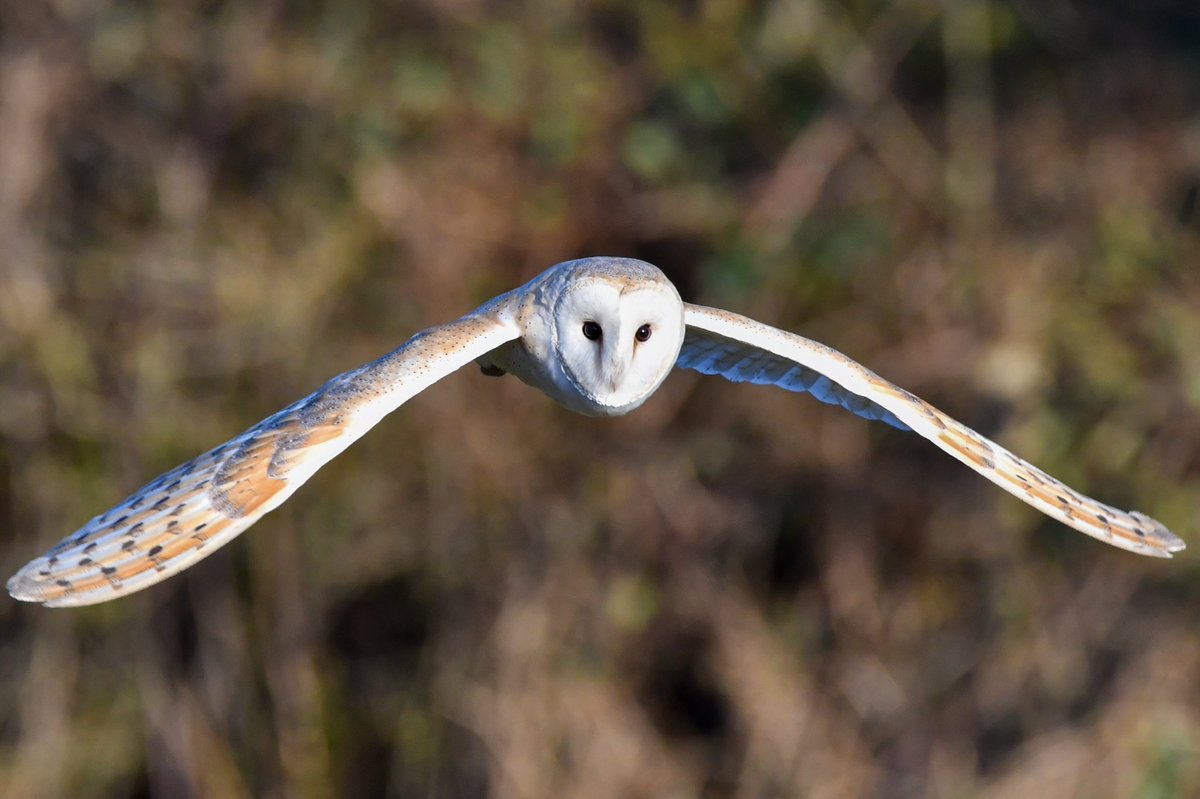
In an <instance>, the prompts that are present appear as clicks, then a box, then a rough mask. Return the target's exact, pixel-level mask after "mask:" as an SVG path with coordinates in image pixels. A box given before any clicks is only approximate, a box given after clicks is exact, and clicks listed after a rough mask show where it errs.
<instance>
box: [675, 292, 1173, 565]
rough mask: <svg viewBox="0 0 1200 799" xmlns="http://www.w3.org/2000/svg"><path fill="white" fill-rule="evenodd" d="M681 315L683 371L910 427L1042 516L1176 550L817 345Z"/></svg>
mask: <svg viewBox="0 0 1200 799" xmlns="http://www.w3.org/2000/svg"><path fill="white" fill-rule="evenodd" d="M684 321H685V323H686V324H687V332H686V334H685V337H684V341H683V348H682V350H681V351H680V353H679V359H678V361H677V364H676V365H677V366H679V367H681V368H684V369H694V370H696V371H698V372H702V373H703V374H709V375H720V376H722V377H724V378H726V379H728V380H732V381H734V382H738V383H757V384H761V385H776V386H780V387H781V388H786V389H788V390H790V391H803V392H808V393H811V394H813V395H814V396H815V397H817V398H818V399H820V400H821V401H823V402H828V403H832V404H835V405H841V406H843V407H845V408H847V409H848V410H850V411H853V412H854V413H856V414H858V415H859V416H865V417H867V418H869V419H881V420H883V421H885V422H888V423H889V424H891V425H893V426H895V427H898V428H900V429H902V430H912V431H913V432H915V433H918V434H919V435H921V436H924V437H925V438H927V439H929V440H930V441H932V442H933V443H934V444H936V445H937V446H939V447H941V448H942V449H943V450H945V451H946V452H947V453H949V454H950V455H952V456H953V457H954V458H956V459H957V460H959V461H961V462H962V463H964V464H966V465H967V466H969V467H971V468H972V469H974V470H975V471H977V472H979V473H980V474H981V475H983V476H984V477H986V478H987V479H988V480H991V481H992V482H993V483H995V484H996V485H998V486H1000V487H1001V488H1003V489H1004V490H1005V491H1008V492H1009V493H1010V494H1013V495H1014V496H1016V497H1018V498H1020V499H1023V500H1024V501H1025V502H1028V503H1029V504H1030V505H1032V506H1034V507H1035V508H1037V509H1038V510H1040V511H1042V512H1043V513H1045V514H1046V515H1048V516H1051V517H1053V518H1055V519H1058V520H1059V521H1060V522H1062V523H1063V524H1066V525H1068V526H1070V527H1073V528H1075V529H1076V530H1079V531H1080V532H1083V533H1087V534H1088V535H1090V536H1092V537H1094V538H1098V539H1100V540H1101V541H1104V542H1106V543H1109V544H1112V545H1113V546H1117V547H1120V548H1122V549H1127V550H1129V551H1130V552H1136V553H1138V554H1139V555H1152V556H1154V557H1160V558H1169V557H1171V553H1172V552H1178V551H1179V550H1181V549H1183V548H1184V543H1183V541H1181V540H1180V539H1179V538H1178V537H1176V536H1175V535H1174V534H1173V533H1171V531H1170V530H1168V529H1167V528H1166V527H1164V526H1163V525H1162V524H1160V523H1159V522H1157V521H1155V520H1154V519H1151V518H1150V517H1149V516H1147V515H1145V514H1144V513H1139V512H1137V511H1123V510H1118V509H1117V508H1113V507H1110V506H1109V505H1105V504H1104V503H1102V502H1098V501H1097V500H1094V499H1092V498H1091V497H1087V496H1084V495H1083V494H1081V493H1079V492H1078V491H1076V490H1075V489H1073V488H1070V487H1069V486H1067V485H1065V484H1064V483H1062V482H1060V481H1059V480H1057V479H1055V478H1053V477H1051V476H1050V475H1048V474H1046V473H1045V472H1043V471H1042V470H1041V469H1038V468H1037V467H1036V466H1034V465H1032V464H1030V463H1028V462H1026V461H1024V460H1022V459H1020V458H1018V457H1017V456H1016V455H1014V454H1012V453H1011V452H1009V451H1008V450H1006V449H1004V448H1003V447H1001V446H1000V445H999V444H997V443H996V442H994V441H990V440H988V439H987V438H984V437H983V436H982V435H980V434H979V433H976V432H975V431H974V430H972V429H970V428H969V427H967V426H966V425H964V424H962V423H961V422H958V421H956V420H954V419H952V418H951V417H949V416H947V415H946V414H944V413H942V412H941V411H939V410H938V409H937V408H935V407H933V406H932V405H930V404H929V403H928V402H925V401H924V400H922V399H921V398H920V397H917V396H914V395H913V394H910V393H909V392H907V391H905V390H904V389H902V388H900V387H899V386H897V385H894V384H892V383H890V382H888V381H887V380H884V379H883V378H882V377H880V376H879V375H877V374H875V373H874V372H872V371H871V370H870V369H868V368H866V367H865V366H863V365H862V364H860V363H857V362H856V361H854V360H852V359H850V358H848V357H846V356H845V355H843V354H842V353H840V352H838V351H837V350H835V349H832V348H830V347H827V346H825V345H824V344H821V343H819V342H816V341H813V340H812V339H807V338H804V337H803V336H798V335H796V334H794V333H788V332H787V331H784V330H779V329H777V328H774V327H771V326H769V325H764V324H762V323H761V322H756V321H754V320H753V319H749V318H747V317H745V316H740V315H738V314H735V313H731V312H729V311H722V310H720V309H717V308H706V307H704V306H701V305H692V304H690V303H685V304H684Z"/></svg>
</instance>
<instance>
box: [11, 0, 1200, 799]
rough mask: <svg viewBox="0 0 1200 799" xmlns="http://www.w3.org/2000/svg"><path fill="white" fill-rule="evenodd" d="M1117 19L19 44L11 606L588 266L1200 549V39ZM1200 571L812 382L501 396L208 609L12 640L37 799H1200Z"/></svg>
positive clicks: (392, 424)
mask: <svg viewBox="0 0 1200 799" xmlns="http://www.w3.org/2000/svg"><path fill="white" fill-rule="evenodd" d="M1090 5H1091V6H1092V7H1090V8H1084V6H1083V5H1081V4H1073V5H1068V4H1049V5H1046V6H1042V5H1040V4H1034V3H1028V2H1020V1H1018V0H1012V2H1003V1H1001V0H997V1H996V2H984V0H972V1H970V2H963V3H947V4H943V5H941V6H938V5H936V4H931V3H927V2H922V1H920V0H918V1H916V2H909V3H898V4H878V3H867V4H862V3H859V4H854V5H853V7H852V10H848V9H847V8H846V7H844V6H843V5H842V4H834V3H828V2H768V3H760V4H748V3H739V2H733V1H732V0H714V1H713V2H702V3H684V4H678V5H677V6H669V5H666V4H656V3H635V2H619V3H600V2H586V3H581V4H575V5H574V6H571V5H569V4H560V3H555V2H550V0H540V1H539V0H532V1H531V2H528V3H522V4H508V5H506V4H499V3H483V2H480V1H479V0H428V1H427V2H423V3H392V4H382V5H378V4H373V3H360V2H354V1H353V0H352V1H351V2H346V3H340V4H329V5H328V6H319V5H311V4H309V5H304V6H303V7H300V8H290V7H286V6H285V5H284V4H268V5H267V6H266V7H265V8H258V7H255V6H254V5H253V4H237V3H207V4H199V7H195V6H196V4H190V3H184V2H168V3H159V4H130V5H115V4H111V3H108V2H105V0H86V1H85V2H57V3H39V2H36V0H34V1H33V2H22V3H16V4H7V5H5V6H4V7H3V9H2V10H0V242H2V245H3V253H4V255H3V259H2V262H0V263H2V265H0V520H2V521H0V527H2V529H4V530H6V531H7V534H6V535H5V537H4V539H3V541H4V544H3V549H2V552H3V558H2V565H3V567H4V568H5V569H8V570H10V571H11V570H13V569H15V568H16V567H18V566H19V565H21V564H22V563H23V562H24V561H25V560H26V559H28V558H29V557H31V556H32V555H34V554H36V553H37V552H39V551H41V550H42V549H44V548H45V547H46V546H47V545H49V544H50V543H52V542H54V541H56V540H58V538H59V537H61V536H62V535H64V534H66V533H69V532H70V531H72V530H74V529H75V528H76V526H78V525H79V524H80V523H82V522H83V521H84V520H86V519H87V518H89V517H90V516H91V515H92V514H94V513H96V512H98V511H100V510H102V509H103V508H105V507H107V506H108V505H109V504H111V503H112V502H113V501H115V500H117V499H119V498H121V497H123V496H125V495H126V494H127V493H128V492H129V491H130V490H131V489H133V488H135V487H137V486H138V485H140V484H141V483H142V482H143V481H144V480H146V479H148V478H150V477H152V476H153V475H155V474H157V473H158V472H159V471H161V470H164V469H166V468H168V467H171V466H173V465H175V464H176V463H178V462H180V461H182V460H184V459H185V458H188V457H190V456H192V455H194V454H196V453H197V452H200V451H202V450H204V449H206V448H208V447H210V446H212V445H214V444H216V443H218V442H220V441H222V440H224V439H225V438H227V437H228V436H230V435H231V434H233V433H235V432H237V431H239V430H241V429H243V428H245V427H247V426H249V425H250V424H251V423H253V422H255V421H257V420H258V419H259V418H261V417H263V416H266V415H267V414H269V413H271V412H273V411H275V410H277V409H278V408H279V407H282V406H283V405H284V404H286V403H288V402H290V401H291V400H293V399H295V398H296V397H298V396H300V395H302V394H303V393H305V392H306V391H308V390H310V389H311V388H312V387H313V386H315V385H316V384H317V383H319V382H321V381H322V380H324V379H325V378H327V377H329V376H331V375H333V374H335V373H337V372H340V371H342V370H344V369H347V368H350V367H352V366H356V365H358V364H359V363H361V362H363V361H366V360H368V359H370V358H373V357H375V356H376V355H378V354H381V353H382V352H384V351H386V350H388V349H390V348H392V347H393V346H395V345H396V344H397V343H398V342H399V341H401V340H403V339H404V338H406V337H407V336H409V335H410V334H411V333H413V332H415V331H416V330H418V329H420V328H421V327H423V326H426V325H429V324H434V323H438V322H441V321H444V320H446V319H448V318H450V317H453V316H456V315H458V314H460V313H461V312H463V311H464V310H466V309H468V308H470V307H472V306H473V305H474V304H477V303H479V302H481V301H482V300H484V299H486V298H488V297H490V296H492V295H493V294H495V293H497V292H499V291H501V290H504V289H507V288H510V287H512V286H514V285H516V284H518V283H520V282H522V281H523V280H525V279H527V278H528V277H530V276H532V275H533V274H535V273H536V272H537V271H539V270H540V269H542V268H544V267H546V266H548V265H550V264H552V263H554V262H557V261H561V260H566V259H568V258H572V257H576V256H579V255H586V254H617V255H630V256H637V257H643V258H646V259H648V260H652V261H654V262H656V263H657V264H659V265H660V266H661V267H663V268H664V270H665V271H666V272H667V273H668V274H669V275H670V276H671V277H672V278H673V279H675V280H676V281H677V283H678V284H679V285H680V287H681V290H682V291H683V293H684V295H685V297H687V298H689V299H693V300H698V301H703V302H708V303H712V304H717V305H721V306H724V307H729V308H732V309H735V310H738V311H741V312H744V313H747V314H750V315H752V316H756V317H757V318H760V319H763V320H764V321H767V322H769V323H773V324H777V325H779V326H782V327H786V328H788V329H792V330H797V331H801V332H804V333H805V334H808V335H812V336H813V337H816V338H819V339H821V340H824V341H826V342H828V343H830V344H832V345H834V346H836V347H838V348H840V349H843V350H845V351H846V352H848V353H851V354H853V355H855V356H857V357H859V358H861V359H862V360H864V361H866V362H867V363H869V364H870V365H872V366H873V367H875V368H876V369H878V370H879V371H880V372H881V373H883V374H884V375H885V376H888V377H890V378H892V379H894V380H896V381H897V382H899V383H901V384H902V385H905V386H906V387H909V388H911V389H913V390H915V391H917V392H918V393H920V394H922V395H924V396H926V397H927V398H929V399H930V400H932V401H934V402H935V403H936V404H939V405H940V406H942V407H944V408H945V409H946V410H948V411H950V412H953V413H955V414H956V415H958V416H960V418H963V419H964V420H965V421H967V422H968V423H971V424H973V425H976V426H978V427H980V428H981V429H982V430H984V431H985V432H986V433H988V434H989V435H992V436H994V437H996V438H998V439H1000V440H1001V441H1003V442H1004V443H1006V444H1008V445H1010V446H1011V447H1012V448H1013V449H1015V450H1016V451H1017V452H1019V453H1021V454H1023V455H1025V456H1026V457H1029V458H1030V459H1032V460H1034V461H1035V462H1037V463H1039V464H1040V465H1042V466H1044V467H1045V468H1047V469H1048V470H1050V471H1051V472H1053V473H1055V474H1059V475H1061V476H1062V477H1064V478H1066V479H1067V480H1068V482H1071V483H1072V484H1074V485H1077V486H1078V487H1079V488H1081V489H1084V490H1086V491H1088V492H1089V493H1093V494H1095V495H1098V496H1101V497H1103V498H1105V499H1107V500H1109V501H1111V502H1113V503H1114V504H1118V505H1122V506H1125V507H1137V508H1142V509H1144V510H1146V511H1148V512H1151V513H1152V514H1153V515H1155V516H1157V517H1159V518H1161V519H1162V520H1163V521H1164V522H1166V523H1167V524H1168V525H1169V526H1171V527H1172V528H1174V529H1176V530H1177V531H1178V532H1179V533H1181V534H1182V535H1183V537H1184V538H1185V539H1189V540H1192V541H1193V544H1195V540H1194V535H1195V531H1196V529H1197V513H1196V507H1197V497H1200V416H1198V414H1197V411H1198V409H1200V347H1198V346H1197V342H1200V272H1198V271H1197V270H1196V269H1195V264H1196V262H1197V254H1198V251H1200V247H1198V244H1200V236H1198V233H1200V213H1198V212H1197V197H1198V196H1200V145H1198V142H1200V139H1198V138H1197V131H1196V127H1195V109H1196V107H1197V101H1198V100H1200V84H1198V83H1197V82H1196V79H1195V70H1194V56H1193V53H1194V51H1195V48H1196V46H1197V44H1198V43H1200V31H1198V30H1197V28H1196V27H1195V24H1194V22H1193V19H1192V13H1191V12H1190V11H1189V10H1188V6H1187V5H1186V4H1183V3H1179V4H1177V5H1176V4H1171V3H1169V2H1164V3H1158V4H1154V6H1155V8H1154V10H1152V11H1137V12H1135V11H1129V12H1123V15H1122V16H1118V15H1117V11H1116V9H1117V5H1116V4H1112V8H1113V9H1114V10H1113V12H1112V14H1111V15H1110V14H1109V13H1108V12H1107V11H1106V10H1105V6H1107V5H1109V4H1098V5H1097V4H1090ZM568 8H570V9H571V10H567V9H568ZM1198 577H1200V574H1198V573H1197V568H1196V566H1195V559H1194V556H1193V555H1192V554H1191V550H1189V551H1188V552H1187V553H1184V555H1183V557H1182V558H1179V559H1176V560H1175V561H1173V562H1170V563H1163V562H1156V561H1150V560H1144V559H1139V558H1136V557H1134V556H1131V555H1128V554H1126V553H1123V552H1119V551H1117V550H1115V549H1110V548H1106V547H1103V546H1101V545H1099V544H1097V543H1095V542H1093V541H1090V540H1088V539H1085V538H1084V537H1082V536H1079V535H1077V534H1075V533H1073V532H1071V531H1068V530H1066V529H1065V528H1062V527H1060V526H1058V525H1055V524H1053V523H1052V522H1049V521H1047V520H1045V519H1043V518H1041V517H1040V516H1038V515H1037V514H1036V513H1035V512H1033V511H1032V510H1029V509H1027V508H1026V507H1024V506H1023V505H1021V504H1020V503H1017V502H1016V501H1014V500H1012V499H1010V498H1008V497H1007V496H1006V495H1003V494H1002V493H1001V492H998V491H996V490H995V489H993V488H992V487H991V486H990V485H988V484H987V483H986V482H985V481H982V480H979V479H977V478H975V477H973V476H972V475H970V474H968V473H965V472H964V471H963V470H962V469H961V467H959V466H957V465H956V464H955V463H953V462H952V461H950V459H948V458H946V457H945V456H943V455H942V454H941V453H939V452H937V451H936V450H935V449H934V448H932V447H930V446H928V445H926V444H925V443H924V442H922V441H920V440H919V439H916V438H915V437H912V436H905V435H903V434H901V433H898V432H896V431H891V430H890V429H888V428H886V427H884V426H883V425H869V424H867V423H865V422H863V421H861V420H859V419H857V418H854V417H852V416H850V415H848V414H844V413H842V412H841V411H839V410H837V409H834V408H829V407H825V406H822V405H820V404H819V403H816V402H812V401H810V400H808V399H807V398H803V397H797V396H792V395H787V394H785V393H784V392H771V391H767V390H762V389H752V388H747V387H738V386H732V385H728V384H725V383H723V382H721V381H717V380H713V379H704V378H701V377H699V376H696V375H678V376H676V377H674V378H672V380H671V381H669V383H668V385H666V386H665V387H664V389H663V390H662V392H661V393H660V395H659V396H657V397H655V398H654V399H653V400H652V401H651V402H650V403H649V404H648V405H647V406H646V407H644V408H643V409H641V410H640V411H639V412H638V413H636V414H634V415H632V416H630V417H628V418H624V419H620V420H615V421H598V420H590V419H584V418H578V417H575V416H573V415H571V414H569V413H567V412H566V411H563V410H561V409H559V408H557V407H555V406H553V405H552V404H551V403H549V402H548V401H547V400H546V399H545V398H544V397H542V396H540V395H538V394H536V393H535V392H532V391H530V390H528V389H527V388H525V387H524V386H522V385H519V384H517V383H516V382H515V381H512V380H490V379H487V378H484V377H482V376H480V375H478V374H476V373H474V372H472V370H464V372H463V373H462V374H460V375H456V376H454V377H452V378H450V379H448V380H446V381H445V382H444V383H442V384H439V385H438V386H436V387H434V388H433V389H431V390H430V391H429V392H428V393H427V394H426V395H424V396H421V397H418V398H417V399H415V400H414V401H413V402H412V403H411V404H410V405H409V406H406V407H405V408H404V409H402V411H401V412H399V413H398V414H396V416H395V418H393V419H389V420H387V421H386V422H385V423H384V424H382V425H381V426H380V428H379V429H378V430H377V431H376V432H374V433H373V434H372V435H371V436H369V437H368V438H366V439H365V440H364V441H362V442H361V443H360V444H358V445H356V446H355V447H354V448H353V449H352V450H351V451H349V452H348V453H347V454H346V455H344V456H342V457H341V458H339V459H338V460H337V461H336V462H335V463H334V464H332V465H330V466H329V467H327V469H325V470H324V471H323V472H322V473H321V474H320V475H319V476H318V477H316V478H315V479H314V480H313V481H312V484H311V486H309V487H306V488H305V489H303V490H302V491H301V492H300V493H299V494H298V495H297V496H296V497H295V498H294V499H293V500H291V501H290V502H289V503H288V504H287V505H286V506H285V507H284V508H283V509H281V510H280V511H278V512H276V513H275V514H272V515H271V516H270V517H268V518H267V519H265V520H264V521H263V522H261V523H260V524H259V525H258V526H257V527H256V528H254V530H252V531H251V533H250V534H249V535H247V536H246V537H245V538H243V539H241V540H238V541H236V542H235V543H234V544H232V545H231V546H229V547H228V548H227V549H226V550H225V551H222V552H221V553H219V554H218V555H216V556H214V557H212V558H210V559H209V560H207V561H206V562H205V563H204V564H203V566H201V567H198V568H196V569H194V570H192V571H189V572H187V573H186V574H185V575H183V576H182V577H180V578H177V579H175V580H172V581H171V582H169V583H166V584H164V585H162V586H160V587H158V588H155V589H152V590H150V591H147V592H145V593H142V594H139V595H137V596H136V597H134V598H130V599H127V600H123V601H120V602H116V603H113V604H112V605H110V606H100V607H97V608H94V609H86V610H82V611H68V612H64V611H53V612H52V611H47V610H42V609H40V608H35V607H27V606H19V605H18V604H17V603H14V602H10V603H0V629H2V630H3V635H2V636H0V676H2V677H3V679H0V795H4V796H21V797H38V796H45V797H57V796H67V795H69V796H74V797H91V796H171V797H178V796H185V795H198V796H222V797H225V796H228V797H236V796H247V797H249V796H278V797H283V796H299V797H303V796H313V797H318V796H327V795H344V796H384V795H386V796H402V797H409V796H412V797H417V796H422V797H459V796H491V797H498V798H500V797H504V798H506V797H551V796H570V797H580V799H592V798H593V797H594V798H596V799H600V798H601V797H664V798H665V797H738V798H739V799H741V798H743V797H744V798H746V799H750V798H751V797H753V798H754V799H759V798H761V797H783V796H813V797H819V796H829V797H844V796H876V797H908V796H946V797H957V796H980V797H1016V796H1022V797H1023V796H1064V797H1065V796H1079V797H1089V796H1110V795H1123V796H1141V797H1157V796H1186V795H1195V794H1197V793H1200V645H1198V643H1197V637H1196V634H1195V630H1196V619H1197V618H1200V589H1198V588H1197V585H1198V584H1200V581H1198V579H1197V578H1198Z"/></svg>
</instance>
